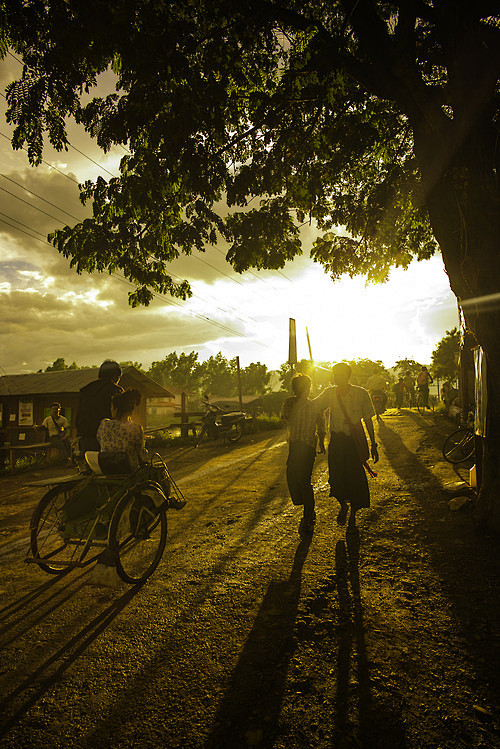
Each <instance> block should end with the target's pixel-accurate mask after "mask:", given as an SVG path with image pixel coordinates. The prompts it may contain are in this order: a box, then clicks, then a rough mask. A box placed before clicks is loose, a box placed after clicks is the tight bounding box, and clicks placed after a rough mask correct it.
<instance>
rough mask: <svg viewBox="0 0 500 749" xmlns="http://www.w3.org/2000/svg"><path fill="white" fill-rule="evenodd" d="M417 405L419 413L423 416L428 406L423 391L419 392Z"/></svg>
mask: <svg viewBox="0 0 500 749" xmlns="http://www.w3.org/2000/svg"><path fill="white" fill-rule="evenodd" d="M415 405H416V406H417V411H418V412H419V414H423V413H424V411H425V408H426V406H427V399H426V397H425V394H424V393H423V392H422V391H421V390H417V393H416V404H415Z"/></svg>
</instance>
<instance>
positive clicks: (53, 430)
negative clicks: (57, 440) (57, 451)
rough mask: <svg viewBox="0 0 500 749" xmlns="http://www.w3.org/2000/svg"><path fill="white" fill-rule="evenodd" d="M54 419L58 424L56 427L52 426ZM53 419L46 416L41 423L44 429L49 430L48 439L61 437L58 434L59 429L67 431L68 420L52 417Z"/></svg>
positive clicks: (63, 417) (61, 417) (62, 417)
mask: <svg viewBox="0 0 500 749" xmlns="http://www.w3.org/2000/svg"><path fill="white" fill-rule="evenodd" d="M54 419H55V420H56V422H57V424H58V426H57V427H56V425H55V424H54ZM54 419H53V418H52V415H51V416H47V418H45V419H44V420H43V421H42V425H43V426H44V427H45V429H48V430H49V437H59V436H61V435H60V433H59V429H67V428H68V427H69V423H68V420H67V419H66V417H65V416H54ZM58 427H59V428H58Z"/></svg>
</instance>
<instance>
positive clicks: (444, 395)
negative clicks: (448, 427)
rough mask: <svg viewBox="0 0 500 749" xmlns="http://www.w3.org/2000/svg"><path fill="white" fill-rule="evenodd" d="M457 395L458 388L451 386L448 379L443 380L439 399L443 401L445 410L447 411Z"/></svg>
mask: <svg viewBox="0 0 500 749" xmlns="http://www.w3.org/2000/svg"><path fill="white" fill-rule="evenodd" d="M457 396H458V390H457V389H456V388H454V387H453V385H452V384H451V382H450V381H449V380H445V382H443V386H442V388H441V400H442V401H443V403H444V407H445V409H446V411H447V412H449V410H450V407H451V406H452V405H453V402H454V401H455V400H456V398H457Z"/></svg>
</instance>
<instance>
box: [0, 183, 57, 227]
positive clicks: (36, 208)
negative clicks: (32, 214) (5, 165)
mask: <svg viewBox="0 0 500 749" xmlns="http://www.w3.org/2000/svg"><path fill="white" fill-rule="evenodd" d="M0 190H3V191H4V192H6V193H7V195H11V196H12V197H13V198H16V200H20V201H21V203H24V204H25V205H29V207H30V208H34V209H35V211H40V213H43V214H44V215H45V216H48V217H49V218H53V219H54V221H59V223H60V224H64V221H61V219H60V218H56V217H55V216H53V215H52V214H51V213H47V211H43V210H42V209H41V208H38V207H37V206H36V205H33V203H29V202H28V201H27V200H24V199H23V198H20V197H19V195H15V194H14V193H13V192H10V190H6V189H5V187H2V186H1V185H0Z"/></svg>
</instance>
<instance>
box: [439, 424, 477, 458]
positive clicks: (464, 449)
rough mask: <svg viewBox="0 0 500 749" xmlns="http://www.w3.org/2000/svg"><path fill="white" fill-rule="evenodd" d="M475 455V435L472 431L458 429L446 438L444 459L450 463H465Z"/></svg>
mask: <svg viewBox="0 0 500 749" xmlns="http://www.w3.org/2000/svg"><path fill="white" fill-rule="evenodd" d="M473 455H474V433H473V432H472V431H471V430H470V429H457V430H456V432H453V434H450V436H449V437H447V438H446V440H445V442H444V445H443V457H444V458H445V459H446V460H447V461H448V462H449V463H464V462H465V461H466V460H469V459H470V458H472V456H473Z"/></svg>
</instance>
